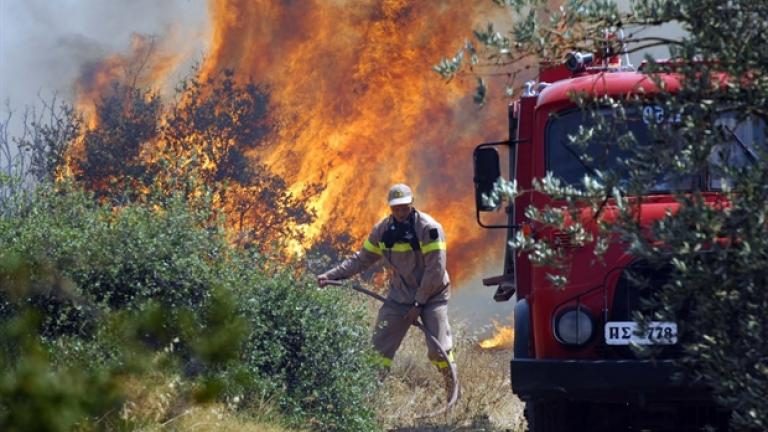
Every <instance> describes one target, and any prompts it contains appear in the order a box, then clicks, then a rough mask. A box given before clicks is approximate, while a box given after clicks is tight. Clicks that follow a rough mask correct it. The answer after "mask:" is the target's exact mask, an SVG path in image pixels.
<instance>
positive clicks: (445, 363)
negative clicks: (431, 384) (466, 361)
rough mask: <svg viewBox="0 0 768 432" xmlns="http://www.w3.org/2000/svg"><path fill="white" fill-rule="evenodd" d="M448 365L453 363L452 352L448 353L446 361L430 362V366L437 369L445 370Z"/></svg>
mask: <svg viewBox="0 0 768 432" xmlns="http://www.w3.org/2000/svg"><path fill="white" fill-rule="evenodd" d="M449 363H455V361H454V360H453V351H450V352H449V353H448V360H432V364H433V365H435V366H437V367H438V369H445V368H447V367H448V364H449Z"/></svg>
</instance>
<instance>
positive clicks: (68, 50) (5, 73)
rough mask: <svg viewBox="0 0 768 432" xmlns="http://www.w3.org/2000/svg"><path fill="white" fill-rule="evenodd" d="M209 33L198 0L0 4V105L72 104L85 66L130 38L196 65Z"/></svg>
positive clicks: (4, 0) (6, 0)
mask: <svg viewBox="0 0 768 432" xmlns="http://www.w3.org/2000/svg"><path fill="white" fill-rule="evenodd" d="M207 32H208V26H207V16H206V7H205V1H204V0H110V1H103V0H62V1H55V2H54V1H50V0H0V100H2V101H3V102H5V101H8V102H9V104H10V107H11V109H13V110H15V111H18V110H20V109H23V107H25V106H30V105H37V104H38V95H40V97H42V98H44V99H49V98H50V97H51V96H52V95H53V94H56V95H58V96H59V97H60V98H64V99H67V100H72V98H73V96H74V86H73V85H74V83H75V82H76V80H77V78H78V77H79V76H80V75H81V73H82V72H83V70H84V68H86V67H87V66H88V65H92V64H95V63H96V62H99V61H100V60H102V59H103V58H105V57H106V56H108V55H110V54H113V53H121V52H126V51H128V50H130V49H131V44H132V39H133V38H132V35H135V34H140V35H152V36H155V37H157V39H158V40H160V41H168V43H170V42H173V44H174V45H175V50H176V52H177V53H180V54H182V55H184V56H185V57H186V58H189V60H190V61H191V60H194V59H196V58H197V59H198V60H199V58H200V57H201V55H202V53H203V51H204V49H205V43H206V42H207V39H208V36H207ZM161 45H162V44H161ZM0 109H1V110H3V111H5V110H6V109H7V108H6V107H5V106H3V107H2V108H0Z"/></svg>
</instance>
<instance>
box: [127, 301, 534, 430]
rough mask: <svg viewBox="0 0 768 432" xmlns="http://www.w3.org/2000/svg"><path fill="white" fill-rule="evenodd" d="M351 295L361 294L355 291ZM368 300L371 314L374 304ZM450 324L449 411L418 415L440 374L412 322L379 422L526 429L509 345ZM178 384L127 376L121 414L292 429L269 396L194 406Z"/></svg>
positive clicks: (170, 422)
mask: <svg viewBox="0 0 768 432" xmlns="http://www.w3.org/2000/svg"><path fill="white" fill-rule="evenodd" d="M353 301H365V300H363V299H361V298H359V297H357V298H355V299H354V300H353ZM365 303H366V304H367V306H368V307H369V310H370V315H371V317H375V315H376V309H377V308H378V304H377V303H376V302H373V301H371V302H368V301H365ZM371 320H373V318H371ZM452 325H453V331H454V344H455V347H454V353H455V355H456V362H457V366H458V374H459V381H460V383H461V387H460V388H461V394H460V397H459V400H458V402H457V403H456V405H455V406H454V408H453V410H451V411H450V412H449V413H446V414H443V415H441V416H438V417H434V418H430V419H422V418H419V417H420V416H422V415H423V414H424V413H427V412H432V411H434V410H436V409H438V408H440V407H441V406H442V405H443V404H444V401H445V397H446V396H445V391H444V389H443V384H442V377H441V376H440V374H439V373H438V372H437V370H435V369H434V367H433V366H432V365H431V364H430V363H429V360H428V359H427V356H426V346H425V344H424V336H423V334H422V333H421V332H420V331H419V330H418V329H416V328H412V329H411V331H410V332H409V333H408V336H407V337H406V339H405V341H403V345H402V346H401V347H400V350H399V351H398V353H397V356H396V358H395V362H394V365H393V367H392V369H391V370H390V372H389V374H388V375H387V377H386V378H385V379H384V382H383V385H382V387H381V389H380V391H379V393H378V394H377V395H376V399H375V400H376V401H377V408H378V417H379V423H380V425H381V426H382V428H384V429H385V430H387V431H392V432H442V431H457V432H459V431H462V432H469V431H478V432H479V431H484V432H502V431H504V432H506V431H509V432H525V431H526V430H527V424H526V422H525V419H524V417H523V407H524V406H523V403H522V402H521V401H520V400H519V399H518V398H517V397H516V396H515V395H514V394H513V393H512V390H511V388H510V383H509V360H510V358H511V355H512V354H511V352H510V351H509V350H505V351H488V350H484V349H482V348H480V347H479V346H478V340H479V335H478V334H472V333H470V332H469V331H467V329H466V326H463V325H461V324H459V325H456V323H452ZM179 385H180V380H179V379H178V378H176V377H168V376H163V375H160V374H157V375H150V376H148V377H142V378H141V381H134V382H128V383H127V384H126V386H127V389H128V390H129V394H130V395H131V396H130V398H129V402H128V403H127V404H126V405H125V408H124V409H123V412H122V413H121V415H122V416H123V418H125V419H130V420H132V421H133V422H135V423H136V424H138V425H141V426H140V428H139V429H137V430H141V431H148V432H149V431H258V432H288V431H296V429H287V428H285V427H282V426H280V425H279V424H278V423H279V414H277V413H276V412H275V411H274V410H273V408H272V407H271V406H270V404H269V402H268V401H265V402H263V403H261V404H259V405H258V406H249V407H244V408H245V409H242V408H243V407H241V409H239V410H236V409H234V406H227V405H226V404H221V403H216V404H209V405H205V406H199V405H193V404H192V403H189V402H187V401H185V400H184V398H183V397H182V393H183V392H181V391H180V389H179Z"/></svg>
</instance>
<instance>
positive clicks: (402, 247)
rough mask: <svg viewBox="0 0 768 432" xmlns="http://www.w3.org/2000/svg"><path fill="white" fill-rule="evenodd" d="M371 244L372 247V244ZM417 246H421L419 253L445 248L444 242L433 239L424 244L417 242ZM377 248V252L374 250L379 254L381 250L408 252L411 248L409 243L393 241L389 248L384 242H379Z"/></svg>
mask: <svg viewBox="0 0 768 432" xmlns="http://www.w3.org/2000/svg"><path fill="white" fill-rule="evenodd" d="M366 242H367V241H366ZM371 246H372V247H373V245H371ZM419 246H421V253H430V252H434V251H437V250H445V249H446V247H445V242H441V241H434V242H431V243H426V244H425V243H422V242H419ZM366 249H367V248H366ZM377 249H378V251H379V252H375V253H378V254H379V255H381V251H383V250H386V251H390V252H410V251H412V250H413V248H412V247H411V244H410V243H395V244H394V245H392V247H391V248H388V247H387V245H385V244H384V242H379V247H378V248H377ZM371 252H373V251H371Z"/></svg>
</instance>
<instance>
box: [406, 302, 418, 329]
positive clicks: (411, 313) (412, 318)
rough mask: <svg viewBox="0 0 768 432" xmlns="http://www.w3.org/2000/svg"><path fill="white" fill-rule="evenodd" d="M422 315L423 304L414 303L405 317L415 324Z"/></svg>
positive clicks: (407, 320)
mask: <svg viewBox="0 0 768 432" xmlns="http://www.w3.org/2000/svg"><path fill="white" fill-rule="evenodd" d="M420 316H421V305H420V304H418V303H416V304H414V305H413V307H412V308H411V309H410V310H408V312H407V313H406V314H405V316H404V317H403V319H404V320H405V322H407V323H408V324H413V323H414V322H416V320H417V319H419V317H420Z"/></svg>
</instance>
